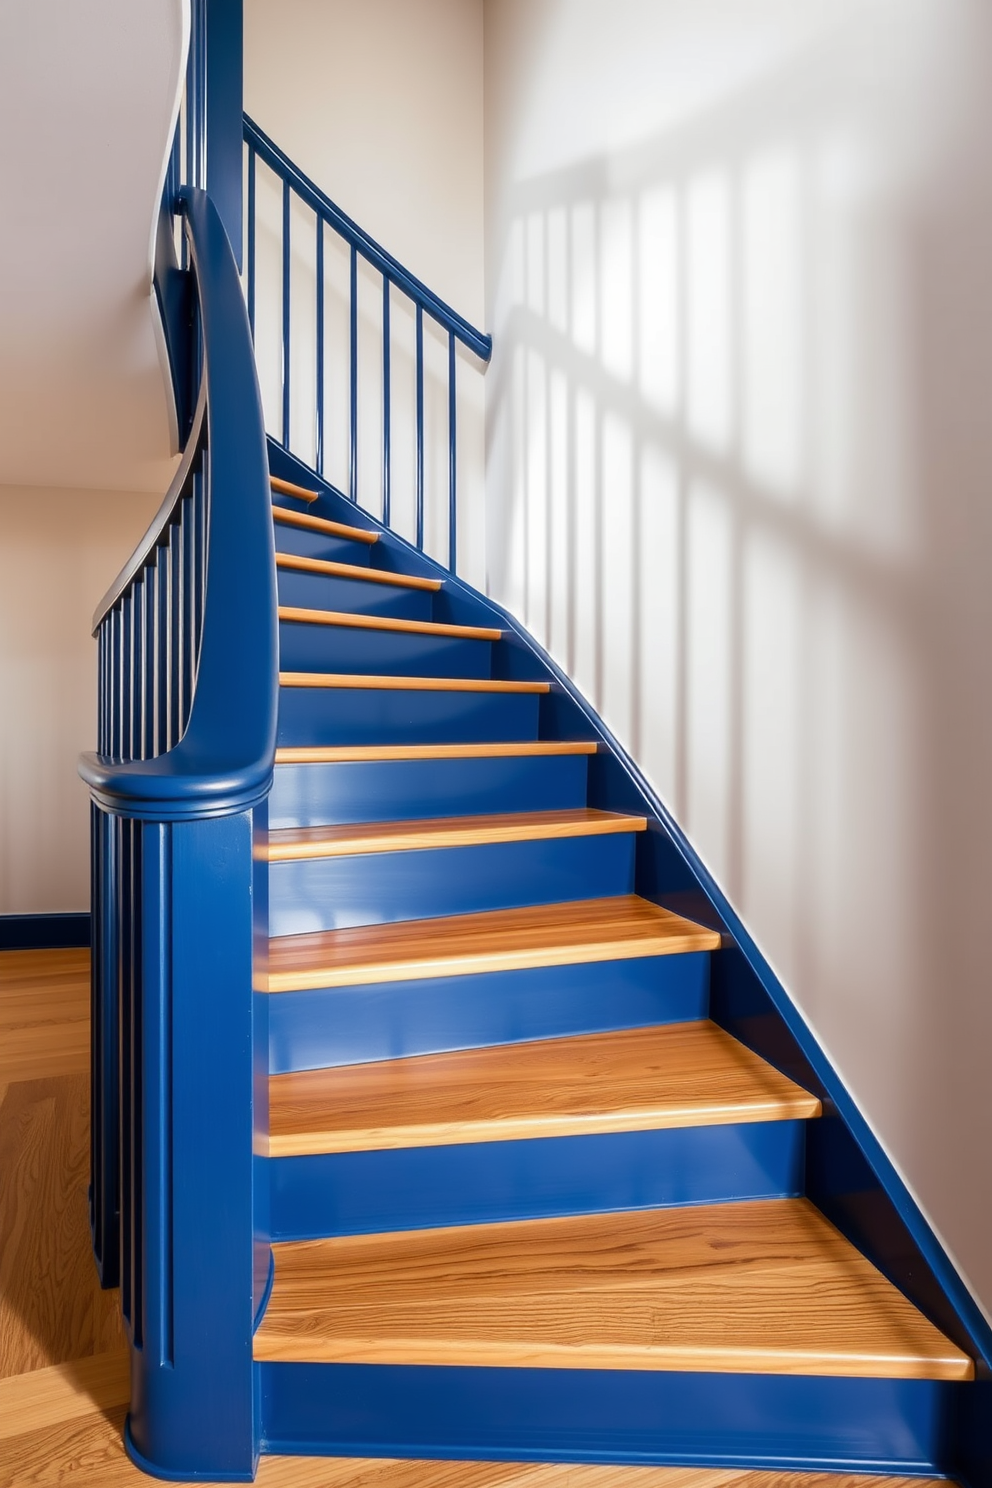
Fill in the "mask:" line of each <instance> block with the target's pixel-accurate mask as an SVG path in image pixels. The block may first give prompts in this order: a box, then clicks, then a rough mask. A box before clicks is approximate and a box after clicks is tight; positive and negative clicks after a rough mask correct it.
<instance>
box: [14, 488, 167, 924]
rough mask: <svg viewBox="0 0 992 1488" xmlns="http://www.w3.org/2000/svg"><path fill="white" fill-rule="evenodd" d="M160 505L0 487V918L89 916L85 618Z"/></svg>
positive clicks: (92, 711) (89, 703) (89, 662)
mask: <svg viewBox="0 0 992 1488" xmlns="http://www.w3.org/2000/svg"><path fill="white" fill-rule="evenodd" d="M159 499H160V498H159V497H158V496H156V495H148V494H138V495H133V494H126V493H124V492H120V491H115V492H101V491H73V490H69V491H66V490H44V489H40V488H38V487H36V486H32V487H26V488H22V489H18V488H16V487H10V486H7V487H0V698H2V699H3V706H2V707H0V914H55V913H65V912H67V911H70V910H86V909H89V903H90V880H89V874H90V857H89V831H90V815H89V812H90V806H89V793H88V792H87V790H86V787H85V786H84V784H83V782H82V781H81V780H80V779H79V777H78V775H77V774H76V760H77V757H78V755H79V754H80V752H81V751H82V750H84V749H94V748H95V747H96V642H95V641H93V640H91V638H90V619H91V616H92V614H93V610H94V609H95V607H96V605H97V604H98V603H99V600H100V598H101V596H102V595H103V594H104V593H105V592H106V590H107V588H108V586H109V585H110V583H111V580H112V579H113V578H114V576H115V575H116V574H117V572H118V571H119V569H120V568H121V567H122V566H123V564H124V562H125V561H126V560H127V559H128V558H129V557H130V556H131V553H132V552H133V551H134V548H135V546H136V545H137V543H138V541H139V539H140V537H141V535H142V533H143V532H144V530H145V528H146V527H147V526H148V523H149V522H150V521H151V518H152V516H153V515H154V512H155V510H156V508H157V506H158V504H159Z"/></svg>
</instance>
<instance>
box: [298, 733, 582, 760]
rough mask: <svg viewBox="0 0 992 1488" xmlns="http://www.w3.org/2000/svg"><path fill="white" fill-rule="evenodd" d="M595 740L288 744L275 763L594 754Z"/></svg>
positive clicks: (516, 757)
mask: <svg viewBox="0 0 992 1488" xmlns="http://www.w3.org/2000/svg"><path fill="white" fill-rule="evenodd" d="M598 748H599V746H598V744H597V743H596V742H595V740H590V739H576V740H574V741H569V740H559V739H513V740H509V741H508V742H507V743H500V744H292V745H285V746H284V747H283V748H281V749H277V750H276V764H277V765H342V764H355V763H358V762H362V763H368V762H370V761H375V760H429V759H540V758H551V757H553V756H555V755H575V754H595V753H596V751H597V749H598Z"/></svg>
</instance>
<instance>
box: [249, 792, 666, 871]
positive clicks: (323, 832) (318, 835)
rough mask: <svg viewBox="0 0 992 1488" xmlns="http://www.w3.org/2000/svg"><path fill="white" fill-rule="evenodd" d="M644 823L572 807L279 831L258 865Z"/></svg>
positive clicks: (259, 853)
mask: <svg viewBox="0 0 992 1488" xmlns="http://www.w3.org/2000/svg"><path fill="white" fill-rule="evenodd" d="M647 824H648V823H647V817H644V816H625V815H622V814H621V813H620V812H616V811H595V810H593V809H592V808H591V807H587V806H582V807H576V808H574V809H573V810H570V811H507V812H504V813H503V814H502V815H496V814H494V815H491V816H446V817H435V818H418V819H416V820H413V821H388V822H380V821H375V822H354V823H350V824H349V825H347V826H334V827H281V828H279V829H277V830H275V831H272V832H269V833H268V834H267V835H264V834H263V835H260V837H259V840H258V843H257V844H256V847H255V856H256V858H257V859H259V860H260V861H262V862H269V863H287V862H291V861H297V860H300V859H304V858H343V857H349V856H351V855H353V854H356V853H359V854H364V853H384V852H420V851H426V850H429V849H431V848H440V847H473V846H479V845H482V844H484V843H494V842H541V841H549V840H552V839H558V838H562V837H602V836H609V835H612V834H614V833H617V832H643V831H645V830H646V828H647Z"/></svg>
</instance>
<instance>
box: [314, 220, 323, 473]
mask: <svg viewBox="0 0 992 1488" xmlns="http://www.w3.org/2000/svg"><path fill="white" fill-rule="evenodd" d="M316 272H317V429H316V436H315V437H316V441H317V474H318V475H323V473H324V219H323V217H321V215H320V213H319V212H318V213H317V271H316Z"/></svg>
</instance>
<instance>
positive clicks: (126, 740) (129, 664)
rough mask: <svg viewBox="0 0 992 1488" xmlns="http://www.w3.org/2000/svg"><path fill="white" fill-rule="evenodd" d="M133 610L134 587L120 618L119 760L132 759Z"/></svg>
mask: <svg viewBox="0 0 992 1488" xmlns="http://www.w3.org/2000/svg"><path fill="white" fill-rule="evenodd" d="M133 608H134V585H133V584H132V586H131V588H130V589H129V590H128V592H127V594H126V595H125V596H124V613H123V616H122V621H123V626H124V646H123V653H122V657H123V663H124V665H123V683H122V687H121V758H122V759H126V760H130V759H134V750H133V739H132V727H131V725H132V722H133V719H134V704H133V701H132V689H133V678H134V655H133V648H132V640H133V636H132V624H131V617H132V611H133Z"/></svg>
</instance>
